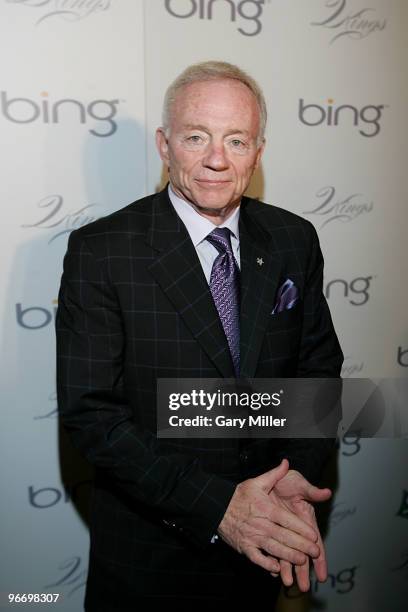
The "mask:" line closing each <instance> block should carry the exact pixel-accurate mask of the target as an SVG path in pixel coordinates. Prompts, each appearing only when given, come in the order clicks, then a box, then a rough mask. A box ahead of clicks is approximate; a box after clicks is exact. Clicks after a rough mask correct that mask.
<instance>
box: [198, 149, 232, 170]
mask: <svg viewBox="0 0 408 612" xmlns="http://www.w3.org/2000/svg"><path fill="white" fill-rule="evenodd" d="M203 165H204V166H205V167H206V168H211V169H212V170H218V171H220V170H226V169H227V168H228V167H229V161H228V158H227V156H226V154H225V147H224V144H223V143H219V144H218V143H214V142H212V143H209V144H208V147H207V150H206V152H205V155H204V158H203Z"/></svg>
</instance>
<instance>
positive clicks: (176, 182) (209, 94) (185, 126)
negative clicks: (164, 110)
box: [156, 79, 263, 222]
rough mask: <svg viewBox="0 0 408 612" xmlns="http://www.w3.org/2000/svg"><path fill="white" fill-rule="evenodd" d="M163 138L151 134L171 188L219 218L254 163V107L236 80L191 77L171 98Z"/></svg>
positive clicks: (250, 96)
mask: <svg viewBox="0 0 408 612" xmlns="http://www.w3.org/2000/svg"><path fill="white" fill-rule="evenodd" d="M169 128H170V130H169V134H168V138H166V136H165V134H164V132H163V130H162V129H158V130H157V134H156V139H157V146H158V149H159V153H160V156H161V158H162V160H163V162H164V163H165V164H166V165H167V166H168V168H169V176H170V182H171V184H172V187H173V189H174V191H175V192H176V194H177V195H178V196H180V197H181V198H183V199H184V200H187V201H188V202H190V203H191V204H193V206H194V208H196V210H197V211H198V212H200V213H201V214H202V215H204V216H206V217H208V218H211V219H212V220H213V221H214V222H221V221H222V217H225V216H228V214H229V213H230V212H231V211H232V210H233V209H234V208H235V207H236V206H237V205H238V204H239V202H240V199H241V197H242V195H243V193H244V191H245V190H246V188H247V187H248V184H249V181H250V179H251V176H252V174H253V172H254V170H255V168H256V167H257V166H258V163H259V160H260V158H261V154H262V151H263V144H262V145H260V146H258V144H257V138H258V134H259V109H258V105H257V102H256V99H255V96H254V95H253V94H252V92H251V91H250V90H249V89H248V88H247V87H246V85H244V84H243V83H240V82H239V81H235V80H231V79H224V80H216V81H202V82H196V83H191V84H190V85H186V86H184V87H183V88H181V89H180V90H179V92H178V94H177V97H176V100H175V102H174V104H173V108H172V113H171V117H170V126H169Z"/></svg>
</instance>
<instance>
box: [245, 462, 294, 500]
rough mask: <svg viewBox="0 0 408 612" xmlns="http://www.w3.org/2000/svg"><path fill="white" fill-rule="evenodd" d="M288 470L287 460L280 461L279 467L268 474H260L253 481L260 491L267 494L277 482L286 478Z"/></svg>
mask: <svg viewBox="0 0 408 612" xmlns="http://www.w3.org/2000/svg"><path fill="white" fill-rule="evenodd" d="M288 470H289V461H288V460H287V459H282V461H281V463H280V465H278V466H277V467H275V468H273V469H272V470H269V471H268V472H265V473H264V474H261V475H260V476H257V477H256V478H255V479H254V480H256V482H257V484H258V485H259V486H260V487H261V489H263V490H264V491H266V492H267V493H269V492H270V491H271V489H273V487H274V486H275V485H276V483H277V482H278V480H281V478H283V477H284V476H286V474H287V473H288Z"/></svg>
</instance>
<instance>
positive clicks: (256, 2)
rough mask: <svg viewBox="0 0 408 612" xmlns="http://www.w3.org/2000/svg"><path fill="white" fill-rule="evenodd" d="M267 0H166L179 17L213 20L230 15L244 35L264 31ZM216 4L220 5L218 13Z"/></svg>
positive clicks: (254, 34) (167, 9)
mask: <svg viewBox="0 0 408 612" xmlns="http://www.w3.org/2000/svg"><path fill="white" fill-rule="evenodd" d="M265 2H266V0H240V1H236V0H235V1H233V0H164V6H165V9H166V11H167V12H168V13H169V14H170V15H171V16H172V17H176V18H178V19H189V18H190V17H193V18H194V17H195V18H198V19H203V20H207V21H212V20H213V19H215V18H218V16H222V15H224V16H225V15H229V20H230V22H232V23H235V22H237V21H238V22H240V25H239V27H238V28H237V30H238V32H239V33H240V34H243V36H257V35H258V34H259V33H260V32H261V31H262V22H261V17H262V13H263V7H264V5H265ZM214 4H215V5H218V8H217V13H216V14H215V11H214Z"/></svg>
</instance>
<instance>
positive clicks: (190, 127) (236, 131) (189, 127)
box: [183, 123, 249, 136]
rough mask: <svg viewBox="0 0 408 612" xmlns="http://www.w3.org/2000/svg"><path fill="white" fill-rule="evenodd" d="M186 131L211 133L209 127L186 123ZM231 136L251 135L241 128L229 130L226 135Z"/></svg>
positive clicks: (184, 126)
mask: <svg viewBox="0 0 408 612" xmlns="http://www.w3.org/2000/svg"><path fill="white" fill-rule="evenodd" d="M183 129H184V130H201V131H202V132H209V129H208V126H205V125H202V124H201V123H186V124H185V125H183ZM231 134H243V135H245V136H248V135H249V132H248V130H241V129H239V128H236V129H231V130H228V132H227V133H226V135H227V136H229V135H231Z"/></svg>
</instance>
